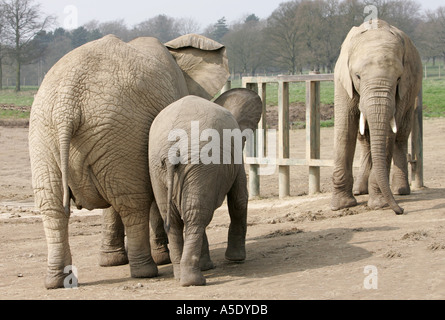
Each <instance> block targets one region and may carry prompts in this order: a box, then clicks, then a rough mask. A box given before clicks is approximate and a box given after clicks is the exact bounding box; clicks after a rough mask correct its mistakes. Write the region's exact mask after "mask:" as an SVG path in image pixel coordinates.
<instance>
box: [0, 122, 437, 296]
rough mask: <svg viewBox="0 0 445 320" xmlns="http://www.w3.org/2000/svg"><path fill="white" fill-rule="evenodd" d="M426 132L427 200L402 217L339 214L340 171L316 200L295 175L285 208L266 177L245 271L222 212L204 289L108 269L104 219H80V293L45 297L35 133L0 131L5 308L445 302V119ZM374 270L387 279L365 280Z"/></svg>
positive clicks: (326, 174) (165, 272)
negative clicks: (232, 254) (31, 152)
mask: <svg viewBox="0 0 445 320" xmlns="http://www.w3.org/2000/svg"><path fill="white" fill-rule="evenodd" d="M424 131H425V132H424V139H425V142H424V144H425V146H424V156H425V160H424V162H425V185H426V187H427V188H425V189H422V190H417V191H415V192H413V194H412V195H410V196H405V197H397V199H398V200H399V202H400V203H401V205H402V207H404V208H405V211H406V214H405V215H403V216H396V215H395V214H394V213H393V212H392V211H390V210H377V211H374V210H369V209H368V208H367V206H366V200H367V196H360V197H359V198H358V200H359V203H360V204H359V206H358V207H356V208H351V209H349V210H343V211H339V212H332V211H331V210H329V202H330V196H331V195H330V191H331V184H330V181H331V177H330V175H331V169H330V168H324V169H322V171H321V174H322V193H321V194H319V195H317V196H307V195H305V194H306V193H307V169H306V168H293V169H292V170H291V173H292V180H291V181H292V188H291V192H292V197H290V198H288V199H285V200H279V199H277V194H278V188H277V185H278V184H277V181H278V178H277V177H276V176H272V177H263V178H262V180H261V183H262V184H261V194H262V199H260V200H255V201H251V202H250V211H249V228H248V234H247V260H246V261H245V262H244V263H240V264H235V263H229V262H226V261H225V260H224V251H225V247H226V240H227V228H228V222H229V219H228V214H227V210H226V208H220V209H219V210H217V212H216V213H215V218H214V219H213V221H212V223H211V225H210V226H209V229H208V236H209V242H210V249H211V255H212V259H213V260H214V262H215V264H216V269H214V270H211V271H207V272H205V276H206V277H207V283H208V284H207V286H206V287H191V288H181V287H179V285H178V283H177V282H176V281H175V280H174V278H173V273H172V267H171V266H170V265H169V266H162V267H160V268H159V271H160V272H159V273H160V275H159V277H157V278H155V279H132V278H130V277H129V267H128V266H122V267H116V268H101V267H99V266H98V251H99V246H100V237H101V217H100V211H98V212H78V211H76V212H75V214H74V216H73V218H72V219H71V224H70V234H71V236H70V243H71V248H72V253H73V264H74V265H75V266H76V268H77V269H78V275H79V288H78V289H77V290H73V289H63V290H56V291H47V290H46V289H44V286H43V278H44V275H45V271H46V242H45V238H44V232H43V227H42V223H41V219H40V217H39V216H38V212H36V211H35V210H34V208H33V204H32V201H33V196H32V191H31V185H30V181H31V173H30V168H29V157H28V151H27V147H28V145H27V133H28V130H27V129H26V128H7V127H0V299H74V300H76V299H247V300H250V299H266V300H268V299H444V298H445V185H444V182H443V181H444V178H445V149H444V145H445V141H444V137H445V119H437V120H426V121H425V123H424ZM332 139H333V129H332V128H329V129H322V158H324V159H329V158H330V157H331V156H330V155H331V154H332ZM304 141H305V137H304V131H302V130H296V131H293V132H292V136H291V143H292V150H293V151H292V152H293V154H292V156H293V157H304V151H305V146H304ZM367 266H373V267H372V268H373V269H372V270H374V272H377V274H375V273H373V274H368V273H365V268H366V267H367ZM373 275H375V277H372V279H373V281H370V278H371V276H373ZM373 285H374V288H372V287H373ZM375 286H376V287H377V288H375ZM370 287H371V288H370Z"/></svg>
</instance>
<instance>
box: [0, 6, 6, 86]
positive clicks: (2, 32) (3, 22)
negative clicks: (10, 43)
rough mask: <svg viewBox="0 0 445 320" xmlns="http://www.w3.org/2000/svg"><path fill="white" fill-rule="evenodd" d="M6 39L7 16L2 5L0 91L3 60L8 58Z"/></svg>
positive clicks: (0, 16)
mask: <svg viewBox="0 0 445 320" xmlns="http://www.w3.org/2000/svg"><path fill="white" fill-rule="evenodd" d="M4 38H5V15H4V11H3V8H2V5H1V4H0V90H2V89H3V59H4V57H5V56H6V46H5V45H4V40H5V39H4Z"/></svg>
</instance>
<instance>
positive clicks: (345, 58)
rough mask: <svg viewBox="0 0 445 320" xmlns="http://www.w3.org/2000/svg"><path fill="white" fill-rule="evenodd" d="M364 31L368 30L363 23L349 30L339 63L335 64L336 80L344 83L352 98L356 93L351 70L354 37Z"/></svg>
mask: <svg viewBox="0 0 445 320" xmlns="http://www.w3.org/2000/svg"><path fill="white" fill-rule="evenodd" d="M363 32H366V29H365V27H364V26H363V25H361V26H360V27H352V29H351V31H349V33H348V35H347V36H346V39H345V40H344V41H343V44H342V46H341V51H340V55H339V57H338V60H337V64H336V65H335V71H334V77H335V81H336V83H340V84H341V85H342V87H343V88H344V89H345V90H346V92H347V93H348V96H349V98H351V99H352V97H353V95H354V84H353V82H352V78H351V74H350V72H349V55H350V50H351V46H352V42H353V38H354V37H355V36H356V35H358V34H360V33H363Z"/></svg>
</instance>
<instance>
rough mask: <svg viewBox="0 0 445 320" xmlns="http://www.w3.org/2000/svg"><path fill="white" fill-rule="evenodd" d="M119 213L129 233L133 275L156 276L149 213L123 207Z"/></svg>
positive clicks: (129, 256) (135, 276) (138, 276)
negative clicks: (151, 246)
mask: <svg viewBox="0 0 445 320" xmlns="http://www.w3.org/2000/svg"><path fill="white" fill-rule="evenodd" d="M119 213H120V216H121V218H122V222H123V224H124V226H125V230H126V233H127V244H128V260H129V263H130V271H131V276H132V277H133V278H153V277H156V276H157V275H158V267H157V265H156V263H155V262H154V261H153V258H152V256H151V248H150V228H149V217H148V215H149V213H148V212H147V211H138V210H134V209H123V210H120V212H119Z"/></svg>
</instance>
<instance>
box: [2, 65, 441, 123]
mask: <svg viewBox="0 0 445 320" xmlns="http://www.w3.org/2000/svg"><path fill="white" fill-rule="evenodd" d="M444 69H445V68H444V66H443V65H440V67H439V65H436V66H432V65H427V68H426V78H425V79H424V81H423V104H424V116H425V117H426V118H431V117H443V116H445V70H444ZM424 73H425V69H424ZM240 86H241V81H240V80H238V81H233V82H232V87H233V88H239V87H240ZM37 89H38V88H37V87H23V88H22V92H19V93H16V92H15V91H14V89H13V88H6V89H3V90H1V91H0V107H2V106H5V105H6V106H10V105H14V106H24V107H30V106H31V105H32V102H33V100H34V95H35V94H36V92H37ZM289 91H290V96H289V100H290V103H294V102H304V101H305V99H306V84H305V83H304V82H301V83H292V84H290V86H289ZM320 100H321V103H322V104H334V83H333V82H322V83H321V97H320ZM267 105H269V106H276V105H278V84H269V85H268V86H267ZM27 117H29V111H27V110H5V108H0V119H10V118H12V119H20V118H27Z"/></svg>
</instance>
